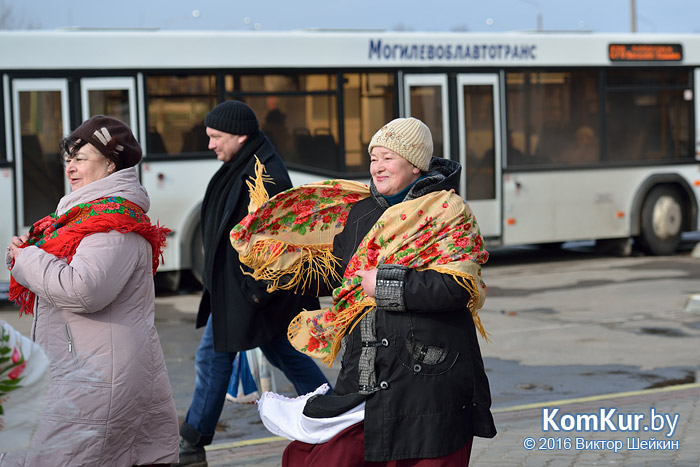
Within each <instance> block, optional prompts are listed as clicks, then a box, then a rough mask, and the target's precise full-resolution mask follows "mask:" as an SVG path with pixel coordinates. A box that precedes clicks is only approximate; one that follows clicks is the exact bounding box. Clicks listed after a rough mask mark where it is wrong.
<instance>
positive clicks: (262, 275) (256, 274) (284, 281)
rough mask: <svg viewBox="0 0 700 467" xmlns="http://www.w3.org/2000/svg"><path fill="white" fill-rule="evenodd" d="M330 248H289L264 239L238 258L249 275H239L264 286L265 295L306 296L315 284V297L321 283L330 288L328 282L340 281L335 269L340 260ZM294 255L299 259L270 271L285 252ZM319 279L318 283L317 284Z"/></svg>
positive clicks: (304, 246)
mask: <svg viewBox="0 0 700 467" xmlns="http://www.w3.org/2000/svg"><path fill="white" fill-rule="evenodd" d="M331 248H332V245H320V246H310V245H292V244H289V243H286V242H283V241H280V240H276V239H265V240H261V241H259V242H256V243H255V244H254V245H253V247H252V248H251V250H250V252H248V254H245V255H243V254H241V255H240V260H241V263H243V264H245V265H247V266H249V267H251V268H252V269H253V272H247V271H243V272H244V274H247V275H249V276H251V277H252V278H253V279H255V280H256V281H264V282H266V283H267V291H268V292H274V291H275V290H278V289H281V290H292V291H294V292H306V291H308V289H309V285H310V284H312V283H316V284H317V285H318V286H317V289H316V295H317V296H318V294H319V288H320V285H321V282H320V280H322V281H323V282H324V283H325V284H326V285H327V286H329V287H330V285H331V281H340V280H341V277H340V276H339V275H338V273H337V272H336V265H337V264H338V263H340V260H339V259H338V258H336V257H335V256H334V255H333V252H332V250H331ZM290 250H292V251H298V252H299V258H298V259H297V260H296V261H295V262H294V263H293V264H292V265H291V266H290V267H289V268H288V269H285V270H280V269H274V268H272V267H271V266H272V265H274V264H275V263H276V261H277V260H278V259H279V258H280V256H282V254H283V253H285V252H286V251H290ZM319 279H320V280H319Z"/></svg>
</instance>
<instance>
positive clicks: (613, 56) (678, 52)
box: [608, 44, 683, 62]
mask: <svg viewBox="0 0 700 467" xmlns="http://www.w3.org/2000/svg"><path fill="white" fill-rule="evenodd" d="M608 57H609V58H610V61H611V62H679V61H681V60H683V46H682V45H681V44H610V45H609V46H608Z"/></svg>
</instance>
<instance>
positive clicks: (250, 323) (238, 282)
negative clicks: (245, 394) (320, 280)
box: [197, 132, 319, 352]
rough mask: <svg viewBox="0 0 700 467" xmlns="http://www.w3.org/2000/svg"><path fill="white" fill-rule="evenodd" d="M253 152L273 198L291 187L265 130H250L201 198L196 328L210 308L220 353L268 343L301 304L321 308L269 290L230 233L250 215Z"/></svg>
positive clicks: (315, 302) (314, 302) (314, 301)
mask: <svg viewBox="0 0 700 467" xmlns="http://www.w3.org/2000/svg"><path fill="white" fill-rule="evenodd" d="M253 155H256V156H257V157H258V159H260V162H262V163H263V165H265V170H266V172H267V174H268V175H269V176H270V177H271V180H272V183H265V188H266V189H267V192H268V194H269V195H270V197H272V196H274V195H276V194H277V193H279V192H281V191H284V190H286V189H288V188H291V186H292V182H291V180H290V179H289V174H288V173H287V169H286V167H285V165H284V162H282V158H281V157H280V156H279V155H278V154H277V153H276V152H275V148H274V146H272V144H271V143H270V141H269V140H268V139H267V137H266V136H265V135H264V134H263V133H262V132H259V133H257V134H255V135H251V137H250V138H249V139H248V141H246V143H245V144H244V145H243V147H242V148H241V150H240V151H239V152H238V154H236V155H235V156H234V157H233V159H232V160H231V161H229V162H226V163H224V164H223V166H222V167H221V168H220V169H219V172H217V174H215V175H214V177H212V180H211V181H210V184H209V187H208V188H207V194H206V195H205V197H204V201H203V203H202V224H201V225H202V239H203V242H204V270H203V272H202V278H203V282H204V288H203V291H202V299H201V302H200V304H199V311H198V313H197V327H201V326H204V325H206V323H207V318H208V317H209V314H210V313H211V316H212V321H213V322H212V324H213V331H214V350H215V351H217V352H239V351H242V350H248V349H252V348H255V347H259V346H260V345H263V344H266V343H268V342H270V340H272V338H273V337H274V336H275V335H277V334H279V333H284V332H286V330H287V326H288V325H289V322H290V321H291V319H292V318H293V317H294V316H296V315H297V314H298V313H299V312H300V311H301V310H302V308H308V309H312V310H313V309H317V308H318V307H319V305H318V300H317V299H314V298H309V297H304V298H302V297H300V296H298V295H295V294H293V293H291V292H286V291H280V292H275V293H273V294H268V293H267V292H266V291H265V284H263V283H262V282H256V281H254V280H253V279H252V278H251V277H250V276H246V275H244V274H243V273H242V271H241V263H240V261H239V259H238V253H237V252H236V250H234V249H233V247H232V246H231V241H230V238H229V233H230V232H231V229H232V228H233V227H234V226H235V225H236V224H238V222H240V221H241V220H242V219H243V218H244V217H245V216H246V215H247V214H248V203H249V202H250V197H249V195H248V186H247V185H246V181H248V180H251V178H252V177H254V175H255V172H254V169H255V157H253ZM213 184H216V185H217V186H216V187H215V186H212V185H213ZM217 187H218V188H219V189H218V190H217ZM221 187H225V190H223V191H222V190H221V189H220V188H221ZM217 193H218V195H217ZM213 198H217V199H213ZM219 198H220V199H219ZM302 301H303V303H302Z"/></svg>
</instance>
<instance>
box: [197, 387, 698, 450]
mask: <svg viewBox="0 0 700 467" xmlns="http://www.w3.org/2000/svg"><path fill="white" fill-rule="evenodd" d="M685 389H700V383H688V384H678V385H676V386H668V387H665V388H655V389H640V390H638V391H626V392H614V393H610V394H600V395H597V396H588V397H578V398H575V399H562V400H558V401H550V402H538V403H535V404H524V405H514V406H512V407H504V408H501V409H491V412H492V413H495V414H496V413H508V412H518V411H521V410H529V409H539V408H543V407H552V406H561V405H567V404H580V403H582V402H594V401H599V400H604V399H619V398H621V397H632V396H643V395H649V394H659V393H664V392H672V391H683V390H685ZM278 441H289V440H288V439H287V438H281V437H279V436H269V437H267V438H256V439H246V440H243V441H232V442H228V443H220V444H212V445H209V446H205V447H204V449H206V450H207V451H220V450H223V449H234V448H241V447H246V446H256V445H259V444H269V443H274V442H278Z"/></svg>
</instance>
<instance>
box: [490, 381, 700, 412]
mask: <svg viewBox="0 0 700 467" xmlns="http://www.w3.org/2000/svg"><path fill="white" fill-rule="evenodd" d="M684 389H700V383H688V384H678V385H675V386H667V387H665V388H654V389H640V390H638V391H626V392H614V393H610V394H600V395H597V396H588V397H578V398H575V399H562V400H558V401H550V402H538V403H535V404H524V405H514V406H512V407H503V408H501V409H491V412H492V413H508V412H518V411H521V410H529V409H540V408H543V407H552V406H560V405H567V404H580V403H581V402H594V401H599V400H604V399H619V398H621V397H632V396H644V395H648V394H658V393H662V392H671V391H682V390H684Z"/></svg>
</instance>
